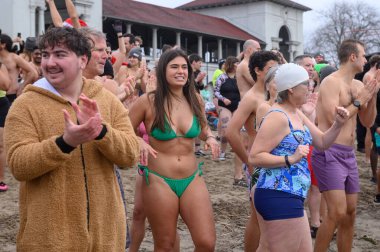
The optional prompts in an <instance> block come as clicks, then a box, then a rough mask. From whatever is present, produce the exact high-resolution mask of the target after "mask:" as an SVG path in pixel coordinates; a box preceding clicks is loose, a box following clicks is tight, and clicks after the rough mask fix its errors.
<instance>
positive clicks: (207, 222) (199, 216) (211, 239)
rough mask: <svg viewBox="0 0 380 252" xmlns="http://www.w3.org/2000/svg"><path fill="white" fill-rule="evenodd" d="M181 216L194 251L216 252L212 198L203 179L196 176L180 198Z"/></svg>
mask: <svg viewBox="0 0 380 252" xmlns="http://www.w3.org/2000/svg"><path fill="white" fill-rule="evenodd" d="M180 214H181V217H182V219H183V221H184V222H185V223H186V225H187V227H188V228H189V231H190V234H191V237H192V239H193V242H194V245H195V249H194V251H214V250H215V241H216V231H215V222H214V215H213V211H212V206H211V201H210V196H209V193H208V191H207V188H206V184H205V182H204V180H203V178H202V177H200V176H196V177H195V178H194V180H193V181H192V182H191V184H190V185H189V186H188V187H187V189H186V191H185V192H184V193H183V195H182V197H181V198H180Z"/></svg>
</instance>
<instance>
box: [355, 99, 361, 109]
mask: <svg viewBox="0 0 380 252" xmlns="http://www.w3.org/2000/svg"><path fill="white" fill-rule="evenodd" d="M353 105H354V106H355V107H357V108H358V110H360V105H361V104H360V101H359V100H355V101H354V103H353Z"/></svg>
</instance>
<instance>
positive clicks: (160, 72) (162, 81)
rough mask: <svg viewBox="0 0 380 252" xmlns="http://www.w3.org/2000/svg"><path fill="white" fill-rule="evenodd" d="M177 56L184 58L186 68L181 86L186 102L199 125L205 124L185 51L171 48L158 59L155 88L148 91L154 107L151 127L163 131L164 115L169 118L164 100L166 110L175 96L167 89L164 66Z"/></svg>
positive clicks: (169, 107) (170, 106)
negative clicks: (186, 73) (186, 71)
mask: <svg viewBox="0 0 380 252" xmlns="http://www.w3.org/2000/svg"><path fill="white" fill-rule="evenodd" d="M177 57H182V58H184V59H185V60H186V63H187V69H188V79H187V83H186V84H185V86H184V87H183V94H184V96H185V97H186V100H187V102H188V103H189V105H190V108H191V110H192V111H193V113H194V114H195V116H196V117H197V119H198V121H199V122H200V124H201V126H202V127H204V125H206V121H205V119H204V115H203V113H202V106H203V105H202V104H201V101H200V99H199V97H198V96H197V91H196V90H195V85H194V79H193V70H192V68H191V64H190V62H189V60H188V58H187V55H186V53H185V52H184V51H183V50H181V49H172V50H168V51H166V52H165V53H163V54H162V55H161V57H160V59H159V61H158V65H157V68H156V73H157V89H156V90H155V91H152V92H151V93H149V95H154V108H155V118H154V121H153V124H152V127H151V129H154V128H159V129H160V130H161V131H163V132H164V131H165V116H167V118H168V119H169V120H170V116H169V115H165V113H166V112H165V109H163V108H165V101H166V103H167V106H168V107H167V109H168V112H170V111H171V109H172V104H171V99H173V98H176V97H175V95H174V94H172V93H171V91H170V89H169V83H168V81H167V79H166V68H167V66H168V64H169V62H170V61H172V60H173V59H175V58H177Z"/></svg>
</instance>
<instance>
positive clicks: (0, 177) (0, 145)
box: [0, 128, 8, 191]
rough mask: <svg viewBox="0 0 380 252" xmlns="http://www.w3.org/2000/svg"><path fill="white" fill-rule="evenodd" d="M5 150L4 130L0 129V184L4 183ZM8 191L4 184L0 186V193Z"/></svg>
mask: <svg viewBox="0 0 380 252" xmlns="http://www.w3.org/2000/svg"><path fill="white" fill-rule="evenodd" d="M4 171H5V150H4V128H0V182H3V181H4ZM6 190H8V186H7V185H6V184H3V185H1V189H0V191H6Z"/></svg>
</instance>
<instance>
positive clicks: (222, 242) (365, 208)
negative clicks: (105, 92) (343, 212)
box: [0, 153, 380, 252]
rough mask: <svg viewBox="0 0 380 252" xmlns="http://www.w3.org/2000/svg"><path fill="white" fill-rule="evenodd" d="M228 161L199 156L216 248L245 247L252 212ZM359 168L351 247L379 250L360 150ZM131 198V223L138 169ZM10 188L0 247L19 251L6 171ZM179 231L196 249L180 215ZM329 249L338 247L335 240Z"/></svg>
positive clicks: (378, 226) (184, 244)
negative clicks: (215, 232) (213, 224)
mask: <svg viewBox="0 0 380 252" xmlns="http://www.w3.org/2000/svg"><path fill="white" fill-rule="evenodd" d="M227 155H228V156H227V160H226V161H212V160H211V157H210V155H207V156H206V157H204V158H199V161H204V162H205V165H204V166H203V170H204V178H205V180H206V183H207V186H208V189H209V192H210V195H211V201H212V204H213V208H214V215H215V222H216V231H217V245H216V251H236V252H237V251H243V250H244V249H243V248H244V244H243V243H244V229H245V223H246V221H247V219H248V217H249V214H250V207H249V202H248V196H247V189H246V188H243V187H239V186H233V185H232V183H233V177H232V176H233V159H232V157H233V153H227ZM357 157H358V164H359V169H360V184H361V193H360V195H359V203H358V211H357V219H356V224H355V237H354V243H353V250H352V251H357V252H359V251H363V252H364V251H366V252H370V251H373V252H375V251H380V232H379V231H380V206H376V205H374V204H373V197H374V193H375V184H373V183H372V182H370V177H371V175H370V167H369V164H367V163H365V162H364V156H363V154H361V153H357ZM121 174H122V177H123V182H124V186H125V191H126V195H127V202H128V220H129V223H131V218H132V211H133V196H134V183H135V176H136V169H128V170H122V171H121ZM6 182H7V183H8V185H9V187H10V189H9V190H8V191H7V192H2V193H0V209H1V210H0V251H4V252H6V251H7V252H8V251H16V244H15V243H16V234H17V230H18V182H17V181H16V180H15V179H14V178H13V177H12V176H11V174H10V173H9V171H6ZM178 232H179V234H180V239H181V251H185V252H186V251H193V249H194V246H193V243H192V240H191V236H190V233H189V231H188V229H187V227H186V226H185V224H184V223H183V222H182V221H181V219H179V222H178ZM141 251H153V239H152V234H151V232H150V228H149V225H148V223H147V224H146V237H145V239H144V241H143V244H142V246H141ZM330 251H337V247H336V243H335V241H333V242H332V243H331V246H330Z"/></svg>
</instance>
